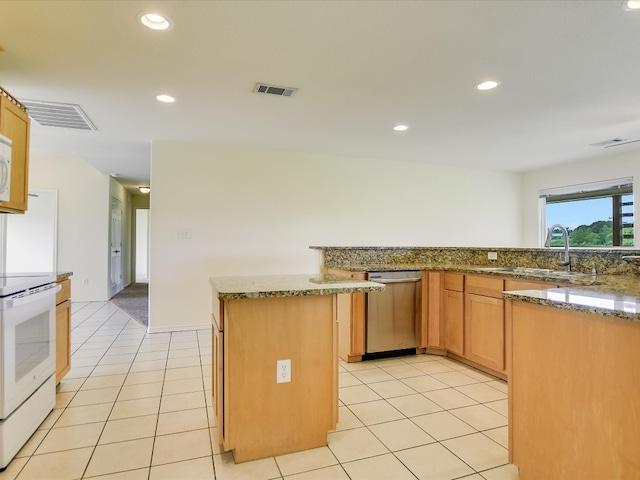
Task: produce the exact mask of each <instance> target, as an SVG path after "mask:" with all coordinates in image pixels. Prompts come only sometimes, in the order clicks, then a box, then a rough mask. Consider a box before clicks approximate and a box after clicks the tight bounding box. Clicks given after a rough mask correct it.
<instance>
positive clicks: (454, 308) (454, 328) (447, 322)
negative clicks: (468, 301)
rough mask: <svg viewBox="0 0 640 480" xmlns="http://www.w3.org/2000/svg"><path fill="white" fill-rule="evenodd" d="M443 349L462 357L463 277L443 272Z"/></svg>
mask: <svg viewBox="0 0 640 480" xmlns="http://www.w3.org/2000/svg"><path fill="white" fill-rule="evenodd" d="M442 313H443V315H444V327H445V328H444V330H445V335H444V337H445V341H444V346H445V348H446V349H447V350H448V351H450V352H452V353H455V354H456V355H460V356H464V335H465V332H464V275H463V274H461V273H450V272H445V274H444V291H443V295H442Z"/></svg>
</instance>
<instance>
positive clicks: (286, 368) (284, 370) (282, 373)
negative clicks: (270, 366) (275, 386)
mask: <svg viewBox="0 0 640 480" xmlns="http://www.w3.org/2000/svg"><path fill="white" fill-rule="evenodd" d="M290 381H291V359H287V360H278V361H277V362H276V383H289V382H290Z"/></svg>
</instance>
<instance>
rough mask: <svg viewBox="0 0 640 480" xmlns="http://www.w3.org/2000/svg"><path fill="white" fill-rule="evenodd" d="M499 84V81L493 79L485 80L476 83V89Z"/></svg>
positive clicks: (488, 88) (490, 87)
mask: <svg viewBox="0 0 640 480" xmlns="http://www.w3.org/2000/svg"><path fill="white" fill-rule="evenodd" d="M498 85H500V82H496V81H495V80H487V81H486V82H482V83H479V84H478V85H476V88H477V89H478V90H492V89H494V88H496V87H497V86H498Z"/></svg>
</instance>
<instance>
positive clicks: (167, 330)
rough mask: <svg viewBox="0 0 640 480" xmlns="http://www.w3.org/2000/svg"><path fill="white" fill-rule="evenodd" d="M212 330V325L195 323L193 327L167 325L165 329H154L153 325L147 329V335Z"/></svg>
mask: <svg viewBox="0 0 640 480" xmlns="http://www.w3.org/2000/svg"><path fill="white" fill-rule="evenodd" d="M210 328H211V324H210V323H193V324H191V325H167V326H165V327H154V326H153V325H149V327H147V333H171V332H187V331H190V330H207V329H210Z"/></svg>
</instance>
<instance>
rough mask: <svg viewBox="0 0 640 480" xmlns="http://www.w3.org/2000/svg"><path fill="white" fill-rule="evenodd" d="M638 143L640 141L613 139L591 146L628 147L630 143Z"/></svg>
mask: <svg viewBox="0 0 640 480" xmlns="http://www.w3.org/2000/svg"><path fill="white" fill-rule="evenodd" d="M636 142H640V139H638V140H627V139H626V138H612V139H611V140H603V141H602V142H598V143H590V144H589V146H590V147H602V148H611V147H618V146H620V145H627V144H629V143H636Z"/></svg>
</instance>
